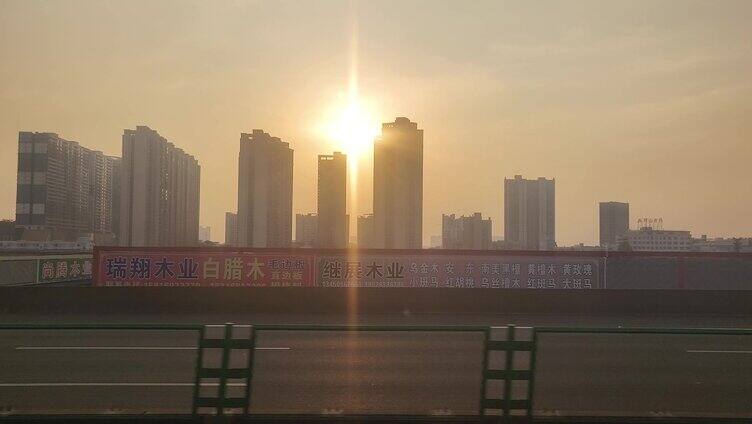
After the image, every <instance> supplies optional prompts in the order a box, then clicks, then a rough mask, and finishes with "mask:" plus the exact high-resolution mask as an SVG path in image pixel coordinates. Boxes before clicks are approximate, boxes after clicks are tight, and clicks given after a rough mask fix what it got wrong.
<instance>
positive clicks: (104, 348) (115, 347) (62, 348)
mask: <svg viewBox="0 0 752 424" xmlns="http://www.w3.org/2000/svg"><path fill="white" fill-rule="evenodd" d="M14 349H16V350H196V348H195V347H191V346H16V347H15V348H14ZM254 350H292V348H289V347H256V348H254Z"/></svg>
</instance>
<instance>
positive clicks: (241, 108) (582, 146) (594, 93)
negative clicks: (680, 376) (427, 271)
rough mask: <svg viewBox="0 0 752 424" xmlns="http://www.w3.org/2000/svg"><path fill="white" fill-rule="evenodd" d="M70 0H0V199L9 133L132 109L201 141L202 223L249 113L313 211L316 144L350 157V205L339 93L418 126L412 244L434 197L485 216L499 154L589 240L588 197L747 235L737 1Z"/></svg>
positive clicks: (8, 200) (570, 240)
mask: <svg viewBox="0 0 752 424" xmlns="http://www.w3.org/2000/svg"><path fill="white" fill-rule="evenodd" d="M73 3H74V4H75V5H76V7H75V8H74V7H70V3H66V2H49V3H46V2H45V3H41V2H23V1H7V0H5V1H2V3H1V5H2V13H0V54H1V55H2V57H3V60H2V66H0V81H3V82H2V83H1V84H0V116H2V118H0V137H2V138H3V140H5V141H4V142H3V143H0V158H1V160H0V165H2V166H0V179H2V180H3V181H5V182H6V183H5V184H2V185H0V217H3V218H11V217H13V216H14V213H15V209H14V208H15V197H16V192H15V189H16V186H15V184H14V183H15V178H16V171H17V169H16V160H17V156H16V153H17V149H18V144H17V140H18V132H19V131H49V132H56V133H58V134H59V135H60V136H61V137H63V138H66V139H69V140H75V141H77V142H79V143H81V144H83V145H86V146H87V147H89V148H92V149H99V150H102V151H104V152H105V153H106V154H111V155H116V156H120V154H121V143H122V134H123V130H124V129H126V128H135V127H136V126H137V125H148V126H150V127H151V128H154V129H156V130H158V131H159V132H160V134H161V135H163V136H164V137H166V138H168V139H169V140H171V141H173V142H174V143H175V144H176V145H178V146H180V147H182V148H184V149H185V150H186V151H188V152H190V153H191V154H193V155H194V156H195V157H196V158H197V159H198V161H199V163H200V165H201V167H202V172H201V213H200V222H201V224H202V225H210V226H211V227H213V228H214V229H215V230H214V231H213V233H214V234H215V235H218V237H217V236H215V238H218V239H219V241H221V237H222V234H223V231H222V229H223V227H224V219H225V216H224V214H225V212H226V211H230V210H236V206H237V176H238V140H239V137H240V133H241V132H250V131H251V130H252V129H254V128H262V129H264V130H266V131H268V132H270V133H271V134H272V135H274V136H278V137H280V138H281V139H282V140H283V141H285V142H289V143H290V147H291V148H293V149H294V150H295V166H294V179H293V181H294V185H293V187H294V193H293V194H294V196H293V199H294V203H293V212H294V213H306V212H313V211H315V210H316V173H317V171H316V166H317V163H316V160H317V155H318V154H329V153H331V152H332V151H333V150H342V151H344V152H346V153H348V154H349V156H350V160H351V161H352V160H353V158H357V165H358V168H357V169H358V172H357V178H356V179H351V183H352V182H353V181H356V183H355V184H354V186H355V189H356V190H353V186H352V185H351V187H350V189H351V190H350V194H351V199H350V201H349V203H350V205H351V206H352V205H354V208H355V210H350V211H349V213H350V216H351V220H353V223H354V218H355V216H357V215H359V214H363V213H370V212H371V211H372V200H373V199H372V193H371V187H372V169H371V164H372V162H373V155H372V154H373V149H372V147H371V145H370V144H368V143H367V142H366V143H360V142H357V143H356V142H355V141H354V140H352V139H349V140H343V139H342V136H341V134H339V133H338V129H341V128H340V127H341V125H339V122H340V120H341V119H342V118H341V117H342V116H343V115H344V116H345V117H347V113H350V112H353V111H355V112H353V113H355V114H356V115H357V119H358V120H360V121H359V131H360V134H361V135H369V136H371V135H370V134H369V132H370V130H371V129H374V131H376V129H378V128H380V125H381V123H382V122H391V121H394V119H395V117H398V116H405V117H408V118H409V119H410V120H411V121H413V122H417V123H418V127H419V128H421V129H423V130H424V149H425V150H424V177H423V180H424V199H423V200H424V217H423V221H424V227H423V242H424V244H428V242H429V239H430V236H432V235H439V234H441V214H442V213H457V214H469V213H472V212H475V211H479V212H482V213H483V215H484V216H489V217H491V218H492V220H493V233H494V234H495V235H500V234H503V232H504V229H503V215H502V214H503V203H502V199H503V181H504V178H505V177H507V178H511V177H513V176H514V175H516V174H521V175H524V176H525V177H528V178H536V177H540V176H543V177H546V178H555V179H556V186H557V196H556V197H557V200H556V202H557V208H556V227H557V231H556V241H557V242H558V243H559V244H560V245H570V244H574V243H580V242H583V243H586V244H595V243H596V240H597V238H598V225H597V221H598V202H599V201H606V200H616V201H625V202H629V203H630V207H631V216H632V217H633V218H632V225H633V226H634V225H635V221H636V219H637V218H638V217H642V216H661V217H663V218H664V220H665V222H666V225H667V226H668V227H671V228H681V229H687V230H691V231H692V232H693V233H694V234H698V235H699V234H709V235H712V236H749V235H752V226H751V225H750V223H749V217H748V213H746V211H748V210H749V209H750V206H752V184H750V182H749V162H750V158H751V157H752V144H751V143H750V136H752V123H751V122H750V121H749V119H746V117H747V116H749V115H750V113H752V100H751V99H752V82H751V81H750V80H749V75H752V42H750V40H752V28H750V26H749V16H751V15H752V3H750V2H745V1H739V2H732V1H727V2H721V3H710V2H689V1H681V2H678V1H677V2H666V1H664V2H652V1H651V2H629V3H619V4H617V3H613V2H609V3H603V2H576V3H575V2H545V3H537V4H530V3H528V2H473V3H472V4H469V5H468V4H462V3H459V2H457V3H452V2H434V1H430V2H429V1H426V2H409V3H407V4H402V3H401V2H391V3H390V2H379V3H368V2H326V3H297V2H264V3H245V2H243V3H236V2H187V1H180V2H166V1H165V2H156V3H153V2H128V3H123V2H107V1H96V2H95V1H91V2H87V1H77V2H73ZM114 5H117V8H115V7H114ZM348 111H349V112H348ZM347 134H352V131H351V132H347ZM372 135H374V136H375V135H376V134H375V133H374V134H372ZM353 193H356V195H355V196H353ZM353 198H355V200H356V201H354V200H353ZM353 223H351V227H354V225H353Z"/></svg>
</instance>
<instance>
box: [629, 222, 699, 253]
mask: <svg viewBox="0 0 752 424" xmlns="http://www.w3.org/2000/svg"><path fill="white" fill-rule="evenodd" d="M622 240H623V241H626V243H627V244H628V246H629V248H630V249H631V250H633V251H637V252H686V251H689V250H690V247H691V245H692V234H691V233H690V232H689V231H676V230H658V229H653V228H650V227H643V228H640V229H639V230H629V231H627V234H626V235H625V236H624V237H623V239H622Z"/></svg>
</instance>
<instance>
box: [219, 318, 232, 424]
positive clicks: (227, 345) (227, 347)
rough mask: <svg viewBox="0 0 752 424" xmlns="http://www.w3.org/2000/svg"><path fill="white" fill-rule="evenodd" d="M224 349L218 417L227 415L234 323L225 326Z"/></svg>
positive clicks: (220, 375)
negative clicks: (228, 374)
mask: <svg viewBox="0 0 752 424" xmlns="http://www.w3.org/2000/svg"><path fill="white" fill-rule="evenodd" d="M223 341H224V343H223V347H222V366H221V368H220V369H221V371H220V374H219V392H218V393H217V395H218V398H219V403H218V405H217V415H224V413H225V399H226V398H227V369H228V368H229V367H230V352H232V346H231V343H232V323H226V324H225V336H224V340H223Z"/></svg>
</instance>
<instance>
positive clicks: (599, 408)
mask: <svg viewBox="0 0 752 424" xmlns="http://www.w3.org/2000/svg"><path fill="white" fill-rule="evenodd" d="M2 318H3V319H2V322H3V323H18V322H24V323H31V322H37V323H40V322H58V323H62V322H67V323H73V322H88V323H91V322H94V319H93V318H94V317H92V316H85V315H62V316H49V317H45V316H21V315H5V316H3V317H2ZM355 320H357V321H358V322H360V323H365V324H390V325H439V324H442V325H446V324H465V325H477V324H491V325H503V324H505V323H510V322H511V323H516V324H518V325H530V324H535V325H562V326H563V325H585V326H618V325H622V326H637V327H638V326H648V325H650V326H660V327H752V325H750V324H751V323H750V322H749V321H750V318H749V317H719V316H713V317H697V316H695V317H680V316H663V317H653V318H650V319H648V318H644V317H585V316H569V317H561V316H545V315H540V316H529V315H516V316H503V315H488V314H486V315H482V314H479V315H459V316H458V315H453V316H449V315H446V316H445V315H410V314H405V315H400V316H387V315H383V316H368V317H357V318H350V319H348V318H347V317H343V316H336V315H305V314H301V315H298V316H290V315H286V316H274V315H254V314H240V315H237V314H235V315H216V314H215V315H201V314H195V315H169V314H167V315H164V314H163V315H159V316H138V317H125V316H118V315H110V316H104V317H103V316H97V321H98V322H117V323H124V322H133V323H137V322H138V323H143V322H151V323H155V322H163V323H178V322H206V323H221V322H225V321H234V322H237V323H306V324H311V323H317V324H341V323H346V322H352V321H355ZM217 330H219V329H217ZM522 333H523V335H524V331H522ZM481 346H482V337H481V334H480V333H445V332H442V333H405V332H386V333H382V332H374V333H357V334H355V333H346V334H345V333H335V332H280V331H266V332H261V333H260V334H259V338H258V345H257V350H256V352H255V363H256V367H255V375H254V379H253V386H252V396H251V399H252V400H251V410H252V412H254V413H407V414H447V413H451V414H457V415H470V414H475V413H476V412H477V405H478V398H479V394H480V375H481V360H482V348H481ZM195 347H196V335H195V334H190V333H175V332H170V333H165V332H158V331H85V332H83V331H65V332H48V331H41V330H40V331H34V332H31V331H26V332H21V331H1V332H0V414H3V413H5V414H7V413H102V412H108V413H143V412H147V413H185V412H189V411H190V406H191V396H192V388H193V375H194V366H195ZM522 359H523V361H521V363H520V364H519V368H525V366H526V365H527V364H526V363H525V362H526V361H525V359H526V358H524V357H523V358H522ZM218 361H219V357H218V355H216V354H210V355H208V357H207V362H206V364H207V365H210V364H211V362H214V363H215V364H216V363H218ZM233 361H237V362H236V363H235V364H234V365H240V364H242V363H244V361H245V358H244V357H242V355H239V356H236V357H234V358H233ZM502 363H503V358H502V357H496V356H494V357H492V358H491V365H492V367H499V368H500V367H501V364H502ZM537 366H538V369H537V374H536V375H537V380H536V383H535V384H536V385H535V388H536V389H535V413H536V414H540V415H614V414H616V415H641V416H651V415H652V416H656V415H667V414H670V415H686V416H751V417H752V378H749V376H750V375H752V337H747V338H744V337H740V336H699V335H669V336H666V335H630V336H622V335H613V334H610V335H597V334H584V335H582V334H580V335H572V334H545V335H541V337H540V340H539V345H538V362H537ZM216 387H217V386H216V384H213V385H212V384H210V385H207V386H205V387H203V388H202V391H204V392H205V393H207V394H208V393H209V391H211V390H216ZM498 389H499V387H497V386H496V385H491V386H490V387H489V390H491V392H490V394H491V395H498V394H499V393H498ZM230 390H231V395H234V394H239V393H242V390H243V387H241V385H240V384H239V382H233V384H232V385H231V387H230ZM524 391H525V387H522V386H520V387H515V394H523V393H524Z"/></svg>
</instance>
